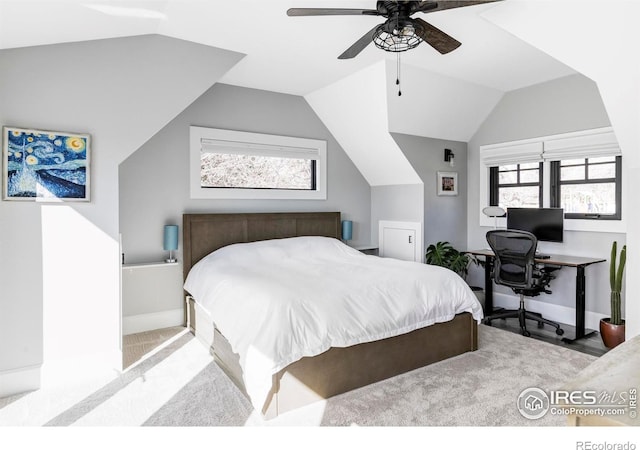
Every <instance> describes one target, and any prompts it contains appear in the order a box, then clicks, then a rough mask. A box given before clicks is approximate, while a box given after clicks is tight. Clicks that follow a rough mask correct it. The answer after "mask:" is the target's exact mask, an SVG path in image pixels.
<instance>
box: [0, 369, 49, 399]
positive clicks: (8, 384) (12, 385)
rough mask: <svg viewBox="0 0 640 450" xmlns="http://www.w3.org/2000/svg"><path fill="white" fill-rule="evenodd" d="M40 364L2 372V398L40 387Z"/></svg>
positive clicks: (0, 393) (0, 383)
mask: <svg viewBox="0 0 640 450" xmlns="http://www.w3.org/2000/svg"><path fill="white" fill-rule="evenodd" d="M40 367H41V366H40V364H38V365H36V366H29V367H21V368H19V369H11V370H5V371H2V372H0V398H3V397H9V396H10V395H16V394H22V393H23V392H29V391H35V390H36V389H40Z"/></svg>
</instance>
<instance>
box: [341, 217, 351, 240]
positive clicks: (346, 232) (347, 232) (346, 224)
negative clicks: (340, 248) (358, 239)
mask: <svg viewBox="0 0 640 450" xmlns="http://www.w3.org/2000/svg"><path fill="white" fill-rule="evenodd" d="M351 239H353V222H352V221H351V220H343V221H342V240H343V241H344V243H345V244H346V243H347V241H350V240H351Z"/></svg>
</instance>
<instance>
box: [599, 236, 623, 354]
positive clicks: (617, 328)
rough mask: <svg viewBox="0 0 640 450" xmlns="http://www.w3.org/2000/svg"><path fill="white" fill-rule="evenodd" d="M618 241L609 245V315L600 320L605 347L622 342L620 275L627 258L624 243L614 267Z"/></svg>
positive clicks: (612, 346) (611, 346)
mask: <svg viewBox="0 0 640 450" xmlns="http://www.w3.org/2000/svg"><path fill="white" fill-rule="evenodd" d="M617 248H618V243H617V242H616V241H614V242H613V245H612V246H611V266H610V267H609V279H610V283H611V317H607V318H605V319H601V320H600V335H601V336H602V342H604V345H605V347H607V348H614V347H615V346H617V345H618V344H621V343H623V342H624V332H625V329H624V328H625V327H624V325H625V324H624V319H623V318H622V308H621V302H620V291H621V290H622V275H623V273H624V266H625V263H626V260H627V246H626V245H624V246H623V247H622V250H621V251H620V259H619V261H618V267H616V257H617Z"/></svg>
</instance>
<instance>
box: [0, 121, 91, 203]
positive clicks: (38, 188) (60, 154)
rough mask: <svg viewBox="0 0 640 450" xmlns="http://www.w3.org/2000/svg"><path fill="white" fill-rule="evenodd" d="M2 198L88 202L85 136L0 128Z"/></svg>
mask: <svg viewBox="0 0 640 450" xmlns="http://www.w3.org/2000/svg"><path fill="white" fill-rule="evenodd" d="M2 140H3V147H2V148H3V153H2V160H3V166H2V168H3V170H2V198H3V200H18V201H65V202H68V201H84V202H87V201H89V194H90V183H89V181H90V171H89V152H90V136H89V135H88V134H79V133H65V132H60V131H43V130H29V129H25V128H12V127H3V129H2Z"/></svg>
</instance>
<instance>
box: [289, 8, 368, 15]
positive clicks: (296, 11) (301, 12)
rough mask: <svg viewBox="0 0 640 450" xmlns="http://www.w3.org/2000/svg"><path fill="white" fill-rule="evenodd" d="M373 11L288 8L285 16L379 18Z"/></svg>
mask: <svg viewBox="0 0 640 450" xmlns="http://www.w3.org/2000/svg"><path fill="white" fill-rule="evenodd" d="M379 15H380V13H378V11H377V10H375V9H346V8H290V9H288V10H287V16H292V17H293V16H379Z"/></svg>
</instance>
